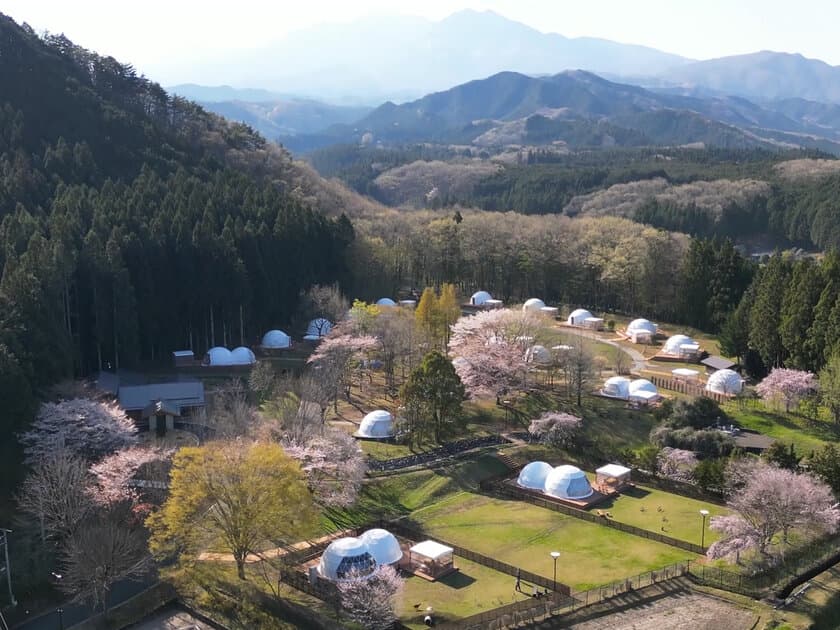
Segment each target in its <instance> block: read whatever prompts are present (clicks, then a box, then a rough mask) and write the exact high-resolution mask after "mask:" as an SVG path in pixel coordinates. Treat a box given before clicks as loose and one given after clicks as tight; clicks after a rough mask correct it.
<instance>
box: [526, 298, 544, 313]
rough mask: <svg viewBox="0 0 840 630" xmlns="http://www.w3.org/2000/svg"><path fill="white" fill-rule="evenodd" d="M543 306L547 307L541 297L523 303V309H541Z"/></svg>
mask: <svg viewBox="0 0 840 630" xmlns="http://www.w3.org/2000/svg"><path fill="white" fill-rule="evenodd" d="M543 308H545V302H543V301H542V300H541V299H540V298H531V299H530V300H527V301H526V302H525V304H523V305H522V310H523V311H539V310H540V309H543Z"/></svg>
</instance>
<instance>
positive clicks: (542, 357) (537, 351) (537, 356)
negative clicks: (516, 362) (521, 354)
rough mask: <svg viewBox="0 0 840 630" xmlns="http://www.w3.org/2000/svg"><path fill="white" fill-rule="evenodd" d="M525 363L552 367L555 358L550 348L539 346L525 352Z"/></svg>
mask: <svg viewBox="0 0 840 630" xmlns="http://www.w3.org/2000/svg"><path fill="white" fill-rule="evenodd" d="M525 361H526V362H527V363H530V364H532V365H551V364H552V363H554V357H553V356H551V351H550V350H549V349H548V348H546V347H545V346H541V345H539V344H537V345H535V346H531V347H530V348H528V349H527V350H526V351H525Z"/></svg>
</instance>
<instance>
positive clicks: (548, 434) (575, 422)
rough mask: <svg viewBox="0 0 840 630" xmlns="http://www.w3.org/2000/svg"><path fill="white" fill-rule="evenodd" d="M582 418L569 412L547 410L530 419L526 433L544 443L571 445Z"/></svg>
mask: <svg viewBox="0 0 840 630" xmlns="http://www.w3.org/2000/svg"><path fill="white" fill-rule="evenodd" d="M582 424H583V420H582V419H581V418H578V417H577V416H573V415H572V414H570V413H562V412H557V411H549V412H546V413H544V414H542V415H541V416H540V417H539V418H536V419H534V420H532V421H531V424H530V425H529V426H528V433H530V434H531V435H533V436H534V437H536V438H537V439H538V440H539V441H540V442H543V443H544V444H550V445H552V446H565V447H568V446H571V445H572V444H573V443H574V440H575V437H576V436H577V434H578V432H579V431H580V428H581V425H582Z"/></svg>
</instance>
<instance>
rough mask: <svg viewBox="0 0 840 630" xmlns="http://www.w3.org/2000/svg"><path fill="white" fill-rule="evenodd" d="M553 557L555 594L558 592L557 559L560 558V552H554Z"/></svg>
mask: <svg viewBox="0 0 840 630" xmlns="http://www.w3.org/2000/svg"><path fill="white" fill-rule="evenodd" d="M551 557H552V558H553V559H554V589H552V590H554V592H557V558H559V557H560V552H559V551H552V552H551Z"/></svg>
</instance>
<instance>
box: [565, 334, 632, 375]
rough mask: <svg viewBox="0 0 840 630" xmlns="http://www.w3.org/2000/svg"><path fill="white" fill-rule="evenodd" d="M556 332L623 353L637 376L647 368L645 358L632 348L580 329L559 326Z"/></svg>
mask: <svg viewBox="0 0 840 630" xmlns="http://www.w3.org/2000/svg"><path fill="white" fill-rule="evenodd" d="M558 330H560V331H561V332H564V333H569V334H570V335H575V336H577V337H582V338H584V339H589V340H591V341H595V342H597V343H605V344H607V345H608V346H612V347H613V348H617V349H618V350H619V351H620V352H624V353H625V354H628V355H630V358H631V359H632V360H633V369H632V371H633V372H636V373H637V374H638V373H639V372H641V371H642V370H644V369H645V368H647V359H645V356H644V355H643V354H642V353H641V352H639V351H638V350H634V349H633V348H627V347H625V346H622V345H621V344H619V343H616V342H615V341H610V340H609V339H602V338H601V337H598V336H597V335H593V334H592V333H591V332H590V331H588V330H581V329H580V328H573V327H572V326H560V327H558Z"/></svg>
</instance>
